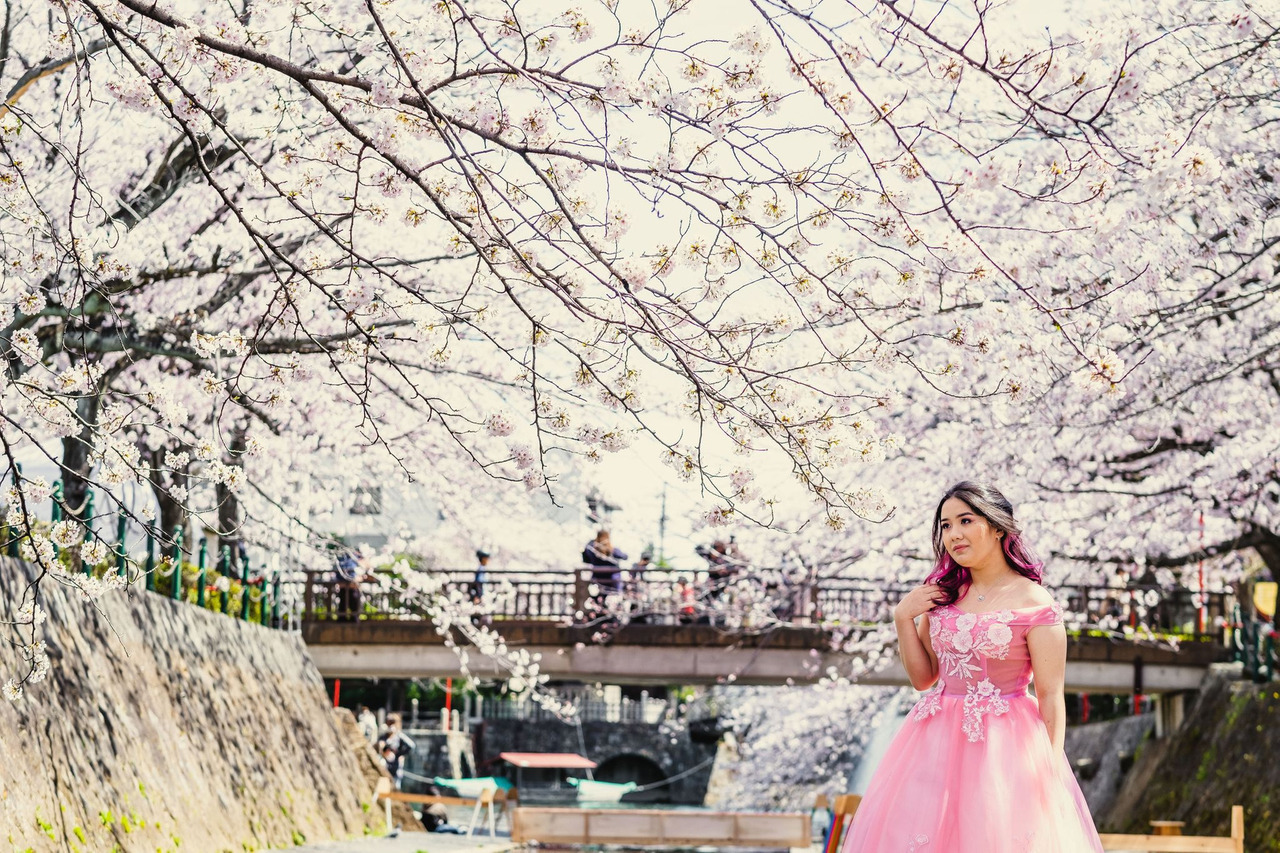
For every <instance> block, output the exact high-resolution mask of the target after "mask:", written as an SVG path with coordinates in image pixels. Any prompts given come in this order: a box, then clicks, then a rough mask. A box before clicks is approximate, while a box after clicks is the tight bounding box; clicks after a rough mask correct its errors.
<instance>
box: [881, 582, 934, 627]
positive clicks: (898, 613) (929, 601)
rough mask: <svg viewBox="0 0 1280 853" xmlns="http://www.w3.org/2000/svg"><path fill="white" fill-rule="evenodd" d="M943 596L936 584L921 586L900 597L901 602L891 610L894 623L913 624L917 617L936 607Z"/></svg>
mask: <svg viewBox="0 0 1280 853" xmlns="http://www.w3.org/2000/svg"><path fill="white" fill-rule="evenodd" d="M944 595H945V593H943V591H942V587H940V586H938V585H937V584H936V583H926V584H921V585H920V586H918V587H916V588H915V589H913V590H911V591H910V592H908V593H907V594H906V595H904V596H902V600H901V601H899V602H898V604H897V606H896V607H894V608H893V618H894V621H897V620H899V619H907V620H910V621H912V622H914V621H915V619H916V617H917V616H920V615H921V614H924V613H928V612H929V611H930V610H932V609H933V608H935V607H937V606H938V604H939V602H941V601H942V598H943V596H944Z"/></svg>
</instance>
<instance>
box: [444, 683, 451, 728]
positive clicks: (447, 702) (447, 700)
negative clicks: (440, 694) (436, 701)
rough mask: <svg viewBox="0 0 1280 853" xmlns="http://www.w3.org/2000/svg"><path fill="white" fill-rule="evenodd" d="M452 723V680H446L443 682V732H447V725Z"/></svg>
mask: <svg viewBox="0 0 1280 853" xmlns="http://www.w3.org/2000/svg"><path fill="white" fill-rule="evenodd" d="M452 722H453V679H452V678H446V679H445V680H444V730H445V731H446V732H447V731H449V724H450V723H452Z"/></svg>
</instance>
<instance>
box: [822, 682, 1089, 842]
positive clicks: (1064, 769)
mask: <svg viewBox="0 0 1280 853" xmlns="http://www.w3.org/2000/svg"><path fill="white" fill-rule="evenodd" d="M1003 698H1004V699H1005V700H1006V701H1007V702H1008V704H1009V710H1008V711H1007V712H1006V713H1003V714H999V715H995V714H985V715H983V717H982V721H981V723H982V728H983V729H984V730H985V731H984V738H983V739H982V740H978V741H970V740H969V737H968V736H967V735H966V733H965V731H964V722H965V718H964V696H963V695H952V694H946V693H944V694H942V695H941V696H940V697H938V699H937V701H938V703H939V706H938V710H937V712H936V713H934V714H933V715H931V716H922V715H918V714H917V713H916V712H912V714H911V715H910V716H909V717H908V718H907V720H906V722H905V723H903V726H902V728H901V730H900V731H899V732H898V736H897V737H896V738H895V739H894V741H893V743H892V744H891V745H890V746H889V749H888V751H887V752H886V753H885V756H884V758H883V759H882V761H881V763H880V766H879V767H878V768H877V769H876V772H875V774H874V775H873V776H872V778H871V783H870V785H869V786H868V787H867V793H866V796H865V797H864V798H863V800H862V803H861V805H860V806H859V807H858V811H857V813H856V814H855V816H854V820H853V825H852V827H851V828H850V829H849V833H848V836H847V838H846V839H845V843H844V847H843V849H842V853H1102V842H1101V841H1100V840H1099V839H1098V832H1097V830H1096V829H1095V828H1094V825H1093V819H1092V818H1091V817H1090V815H1089V809H1088V806H1087V805H1086V804H1085V800H1084V795H1083V794H1081V792H1080V786H1079V784H1077V783H1076V779H1075V776H1074V775H1073V774H1072V772H1071V766H1070V764H1068V762H1067V758H1066V756H1065V755H1063V754H1062V753H1060V752H1056V751H1055V750H1054V749H1053V744H1052V742H1051V741H1050V740H1049V733H1048V731H1047V730H1046V729H1045V726H1044V722H1043V721H1042V720H1041V719H1040V711H1039V707H1038V706H1037V705H1036V700H1035V698H1034V697H1032V696H1029V695H1025V694H1017V695H1009V696H1005V697H1003ZM971 728H972V718H971Z"/></svg>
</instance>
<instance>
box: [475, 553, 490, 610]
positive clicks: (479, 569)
mask: <svg viewBox="0 0 1280 853" xmlns="http://www.w3.org/2000/svg"><path fill="white" fill-rule="evenodd" d="M490 556H491V555H490V554H489V552H488V551H487V550H485V549H484V548H477V549H476V574H475V578H474V579H473V580H472V581H471V589H470V593H471V601H472V602H473V603H475V604H479V603H480V601H481V600H482V599H483V598H484V585H485V584H486V583H488V582H489V558H490Z"/></svg>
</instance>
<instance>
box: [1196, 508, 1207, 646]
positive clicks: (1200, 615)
mask: <svg viewBox="0 0 1280 853" xmlns="http://www.w3.org/2000/svg"><path fill="white" fill-rule="evenodd" d="M1199 574H1200V584H1199V586H1200V609H1199V610H1198V611H1197V612H1196V633H1197V634H1203V633H1204V626H1205V620H1206V619H1207V618H1208V608H1207V605H1208V603H1209V602H1208V600H1207V599H1206V598H1205V595H1204V510H1201V511H1200V568H1199Z"/></svg>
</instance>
